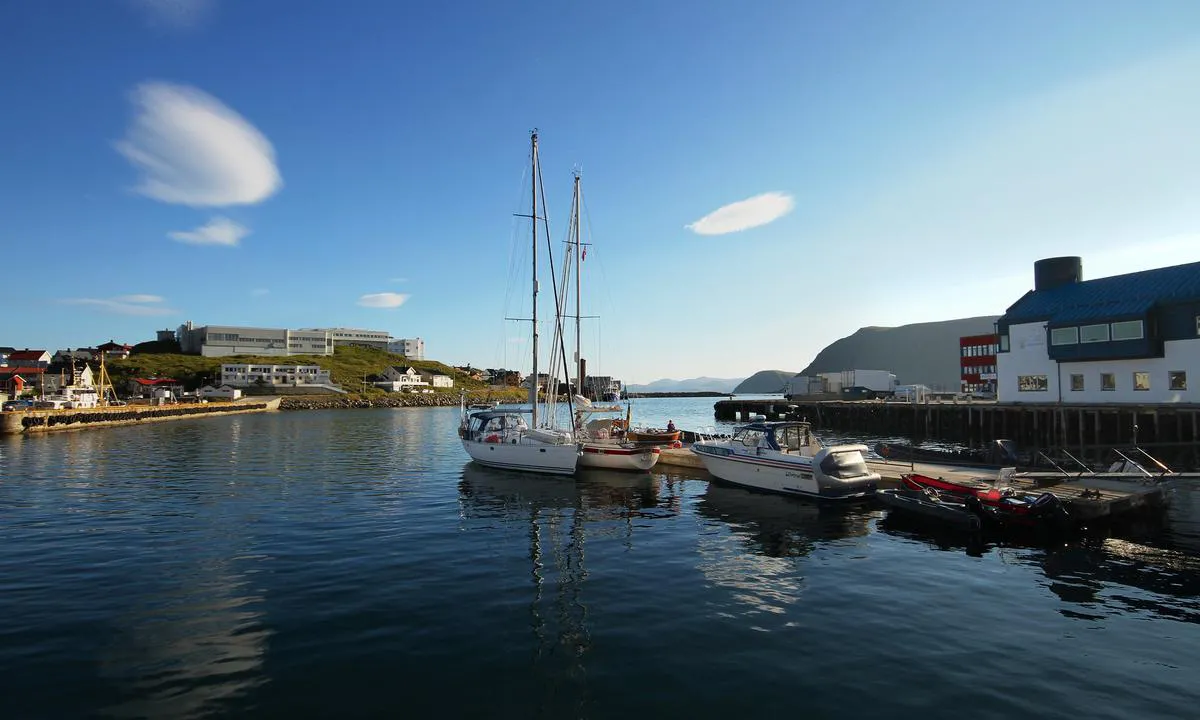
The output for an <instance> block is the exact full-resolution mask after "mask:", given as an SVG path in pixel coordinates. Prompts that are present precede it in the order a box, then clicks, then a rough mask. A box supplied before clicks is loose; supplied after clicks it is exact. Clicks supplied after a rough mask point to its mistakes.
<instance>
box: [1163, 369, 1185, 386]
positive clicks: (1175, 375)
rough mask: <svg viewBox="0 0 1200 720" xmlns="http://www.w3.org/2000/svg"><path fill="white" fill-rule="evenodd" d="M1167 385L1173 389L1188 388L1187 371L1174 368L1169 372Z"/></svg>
mask: <svg viewBox="0 0 1200 720" xmlns="http://www.w3.org/2000/svg"><path fill="white" fill-rule="evenodd" d="M1167 385H1168V386H1169V387H1170V388H1171V389H1172V390H1187V373H1186V372H1184V371H1182V370H1172V371H1171V372H1169V373H1167Z"/></svg>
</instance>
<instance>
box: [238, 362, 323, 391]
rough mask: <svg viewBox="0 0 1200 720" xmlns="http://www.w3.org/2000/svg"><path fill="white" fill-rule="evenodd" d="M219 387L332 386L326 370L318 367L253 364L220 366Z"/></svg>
mask: <svg viewBox="0 0 1200 720" xmlns="http://www.w3.org/2000/svg"><path fill="white" fill-rule="evenodd" d="M220 385H228V386H229V387H233V388H237V387H250V386H252V385H270V386H280V385H284V386H293V387H295V386H300V385H322V386H332V385H333V381H332V380H331V379H330V377H329V371H328V370H322V369H321V367H320V366H319V365H259V364H255V363H225V364H223V365H221V382H220Z"/></svg>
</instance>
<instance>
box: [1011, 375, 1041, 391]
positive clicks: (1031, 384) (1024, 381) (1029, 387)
mask: <svg viewBox="0 0 1200 720" xmlns="http://www.w3.org/2000/svg"><path fill="white" fill-rule="evenodd" d="M1046 388H1047V384H1046V376H1045V375H1018V376H1017V390H1018V391H1020V392H1043V391H1045V389H1046Z"/></svg>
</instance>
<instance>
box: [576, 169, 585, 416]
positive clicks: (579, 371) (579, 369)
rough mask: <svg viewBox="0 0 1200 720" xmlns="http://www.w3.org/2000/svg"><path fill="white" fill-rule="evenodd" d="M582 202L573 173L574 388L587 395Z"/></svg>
mask: <svg viewBox="0 0 1200 720" xmlns="http://www.w3.org/2000/svg"><path fill="white" fill-rule="evenodd" d="M582 204H583V195H581V194H580V192H579V172H578V171H576V173H575V377H576V381H577V382H578V383H579V387H578V388H576V389H577V390H578V391H579V394H580V395H583V396H584V397H587V393H586V392H584V389H583V354H582V353H581V352H580V347H579V346H580V333H579V327H580V326H579V316H580V300H579V296H580V294H581V292H582V291H581V289H580V286H581V284H582V283H583V258H582V257H581V256H580V253H579V247H580V245H579V239H580V238H579V216H580V206H581V205H582Z"/></svg>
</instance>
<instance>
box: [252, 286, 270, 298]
mask: <svg viewBox="0 0 1200 720" xmlns="http://www.w3.org/2000/svg"><path fill="white" fill-rule="evenodd" d="M250 294H251V295H253V296H254V297H262V296H264V295H270V294H271V291H270V290H268V289H266V288H254V289H253V290H251V291H250Z"/></svg>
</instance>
